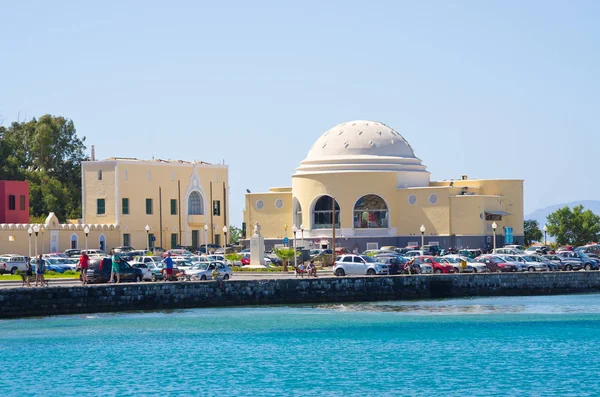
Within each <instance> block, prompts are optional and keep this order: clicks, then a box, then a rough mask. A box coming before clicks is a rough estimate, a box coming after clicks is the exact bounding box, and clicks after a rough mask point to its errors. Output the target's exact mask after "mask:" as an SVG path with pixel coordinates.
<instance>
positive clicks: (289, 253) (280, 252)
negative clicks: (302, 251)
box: [273, 248, 299, 272]
mask: <svg viewBox="0 0 600 397" xmlns="http://www.w3.org/2000/svg"><path fill="white" fill-rule="evenodd" d="M273 252H274V253H275V255H277V257H278V258H279V259H281V260H283V271H284V272H287V270H288V263H289V262H290V261H291V260H293V259H294V257H296V256H298V254H299V252H297V251H296V249H295V248H275V250H274V251H273Z"/></svg>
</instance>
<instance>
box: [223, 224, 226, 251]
mask: <svg viewBox="0 0 600 397" xmlns="http://www.w3.org/2000/svg"><path fill="white" fill-rule="evenodd" d="M226 253H227V226H223V255H225V254H226Z"/></svg>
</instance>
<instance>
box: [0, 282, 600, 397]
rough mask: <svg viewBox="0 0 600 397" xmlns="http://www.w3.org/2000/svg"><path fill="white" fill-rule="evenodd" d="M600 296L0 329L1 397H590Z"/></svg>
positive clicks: (48, 322) (53, 321)
mask: <svg viewBox="0 0 600 397" xmlns="http://www.w3.org/2000/svg"><path fill="white" fill-rule="evenodd" d="M599 354H600V295H598V294H590V295H570V296H548V297H500V298H473V299H455V300H427V301H409V302H406V301H403V302H378V303H357V304H331V305H314V306H312V305H311V306H287V307H283V306H278V307H247V308H226V309H192V310H177V311H160V312H139V313H125V314H88V315H73V316H61V317H47V318H32V319H22V320H4V321H0V394H1V395H2V396H29V395H31V396H36V395H39V396H92V395H101V396H138V395H142V396H143V395H156V396H188V395H189V396H194V395H206V396H599V395H600V380H599V378H598V376H599V370H600V358H599V357H598V355H599Z"/></svg>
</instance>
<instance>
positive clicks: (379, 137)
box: [244, 120, 523, 252]
mask: <svg viewBox="0 0 600 397" xmlns="http://www.w3.org/2000/svg"><path fill="white" fill-rule="evenodd" d="M334 208H335V209H334ZM256 222H259V224H260V225H261V233H262V235H263V237H264V238H265V246H266V247H267V248H269V247H272V246H274V245H277V244H283V242H284V240H285V238H286V237H287V238H288V239H289V240H290V241H291V239H292V238H293V234H294V230H297V233H296V239H297V242H298V245H301V246H304V247H307V248H324V247H328V248H331V244H332V243H333V238H334V237H335V245H336V247H346V248H348V249H352V248H353V247H354V246H355V244H357V245H358V247H359V250H360V251H361V252H362V251H364V250H366V249H374V248H378V247H382V246H397V247H405V246H413V245H418V246H420V245H421V242H422V241H423V242H424V244H438V245H440V246H441V247H443V248H448V247H464V248H467V247H468V248H485V247H488V246H489V247H492V246H493V240H492V239H493V235H494V229H493V226H494V225H495V226H496V229H495V232H496V233H495V234H496V244H497V246H503V245H504V244H510V243H513V242H514V243H516V242H522V241H523V181H522V180H473V179H468V177H467V176H466V175H462V176H461V177H460V178H459V179H457V180H450V181H441V182H434V181H431V180H430V173H429V172H428V171H427V168H426V167H425V165H424V164H423V163H422V161H421V160H420V159H419V158H418V157H417V156H416V155H415V152H414V150H413V148H412V147H411V146H410V144H409V143H408V142H407V141H406V139H404V137H403V136H402V135H401V134H399V133H398V132H397V131H395V130H394V129H392V128H390V127H389V126H387V125H385V124H383V123H380V122H374V121H365V120H356V121H350V122H346V123H343V124H339V125H337V126H335V127H333V128H331V129H329V130H328V131H326V132H325V133H324V134H323V135H321V136H320V137H319V138H318V139H317V140H316V141H315V143H314V144H313V145H312V147H311V148H310V150H309V152H308V154H307V155H306V158H305V159H304V160H303V161H302V162H301V163H300V166H299V167H298V168H297V169H296V172H295V173H294V175H292V187H291V188H289V187H287V188H271V189H269V192H265V193H248V194H246V208H245V210H244V226H246V225H247V227H246V230H248V234H247V235H246V238H250V233H251V232H250V231H251V230H252V229H253V228H252V227H251V225H254V224H255V223H256ZM334 223H335V236H334V227H333V224H334ZM290 244H291V243H290Z"/></svg>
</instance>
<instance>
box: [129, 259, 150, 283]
mask: <svg viewBox="0 0 600 397" xmlns="http://www.w3.org/2000/svg"><path fill="white" fill-rule="evenodd" d="M130 265H131V267H135V268H136V269H140V270H141V271H142V279H143V280H147V281H155V280H154V279H153V278H152V269H150V267H149V265H150V264H149V263H141V262H131V263H130Z"/></svg>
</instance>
